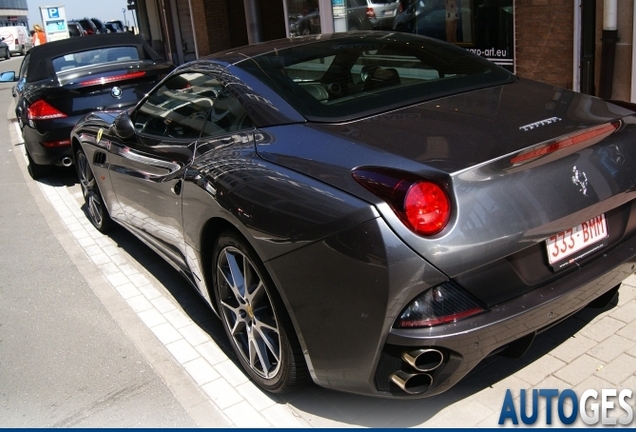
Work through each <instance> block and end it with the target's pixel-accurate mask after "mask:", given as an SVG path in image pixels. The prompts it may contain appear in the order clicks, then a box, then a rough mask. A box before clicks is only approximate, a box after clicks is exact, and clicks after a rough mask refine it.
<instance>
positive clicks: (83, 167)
mask: <svg viewBox="0 0 636 432" xmlns="http://www.w3.org/2000/svg"><path fill="white" fill-rule="evenodd" d="M76 160H77V162H76V167H77V175H78V177H79V181H80V185H81V187H82V194H83V195H84V202H85V203H86V210H87V212H88V218H89V220H90V221H91V223H92V224H93V226H95V228H97V229H98V230H99V231H101V232H105V231H107V230H108V229H110V227H111V219H110V216H109V215H108V213H107V210H106V208H105V207H104V201H103V200H102V196H101V194H100V192H99V188H98V187H97V181H96V180H95V176H94V175H93V171H92V170H91V167H90V164H89V162H88V159H87V158H86V155H85V154H84V152H83V151H79V152H77V156H76Z"/></svg>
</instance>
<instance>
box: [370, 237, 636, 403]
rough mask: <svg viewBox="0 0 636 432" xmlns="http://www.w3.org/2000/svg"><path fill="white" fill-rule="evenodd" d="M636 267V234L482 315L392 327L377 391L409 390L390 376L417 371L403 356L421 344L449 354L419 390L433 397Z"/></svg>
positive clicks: (378, 373)
mask: <svg viewBox="0 0 636 432" xmlns="http://www.w3.org/2000/svg"><path fill="white" fill-rule="evenodd" d="M635 268H636V236H632V238H630V239H628V240H627V241H625V242H624V243H622V244H621V245H619V246H617V247H615V248H614V249H612V250H611V251H608V252H607V253H606V254H605V255H604V256H602V257H599V258H598V259H596V260H595V261H593V262H591V263H589V264H588V265H586V266H584V267H581V268H580V269H578V270H577V271H576V272H573V273H570V274H569V275H567V276H565V277H563V278H561V279H560V280H558V281H556V282H555V283H552V284H548V285H546V286H544V287H542V288H539V289H536V290H533V291H532V292H529V293H526V294H524V295H521V296H519V297H517V298H515V299H512V300H510V301H507V302H504V303H502V304H499V305H497V306H495V307H493V308H491V309H490V310H489V311H488V312H486V313H483V314H481V315H477V316H475V317H472V318H469V319H465V320H461V321H459V322H457V323H455V324H450V325H445V326H440V327H433V328H430V329H409V330H405V329H392V330H391V332H390V334H389V335H388V337H387V340H386V344H385V347H384V349H383V353H382V357H381V360H380V362H379V365H378V368H377V369H376V374H375V382H376V386H377V387H378V391H379V392H380V393H381V394H385V395H391V396H397V397H407V396H409V395H408V394H407V393H405V392H404V391H403V390H401V389H399V388H397V387H396V386H395V385H394V384H392V383H391V382H390V378H389V376H390V374H391V373H393V372H394V371H396V370H403V371H405V372H407V373H413V372H416V371H414V370H412V369H410V367H409V366H408V365H407V364H406V363H405V362H404V361H403V360H402V359H401V354H402V353H403V352H404V351H408V352H410V351H413V350H414V349H417V348H435V349H437V350H439V351H440V352H442V353H443V355H444V360H443V362H442V364H441V365H440V366H439V367H438V368H436V369H435V370H433V371H430V372H428V374H429V375H430V377H431V378H432V385H431V386H430V388H429V389H428V390H427V391H425V392H423V393H422V394H420V395H417V396H419V397H428V396H432V395H435V394H438V393H441V392H443V391H445V390H448V389H449V388H450V387H452V386H453V385H454V384H456V383H457V382H458V381H459V380H460V379H462V378H463V377H464V376H465V375H466V374H467V373H468V372H469V371H470V370H472V369H473V368H474V367H475V366H476V365H477V364H478V363H479V362H480V361H481V360H483V359H484V358H486V357H487V356H489V355H490V354H492V353H494V352H497V351H499V350H501V349H503V348H505V347H507V346H510V344H512V343H513V342H515V341H519V340H520V339H522V338H525V337H527V338H528V343H529V342H530V341H531V340H532V337H533V336H534V335H535V334H537V333H539V332H540V331H542V330H544V329H547V328H549V327H551V326H552V325H554V324H557V323H558V322H560V321H562V320H564V319H565V318H567V317H569V316H570V315H572V314H574V313H576V312H577V311H579V310H580V309H582V308H584V307H585V306H586V305H588V304H589V303H590V302H592V301H593V300H595V299H597V298H598V297H600V296H602V295H603V294H605V293H607V292H608V291H610V290H611V289H612V288H613V287H615V286H617V285H619V284H620V283H621V282H622V281H623V280H625V279H626V278H627V277H628V276H630V275H631V274H633V273H634V269H635Z"/></svg>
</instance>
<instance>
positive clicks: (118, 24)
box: [106, 20, 126, 31]
mask: <svg viewBox="0 0 636 432" xmlns="http://www.w3.org/2000/svg"><path fill="white" fill-rule="evenodd" d="M108 24H111V25H113V27H116V28H119V30H117V31H126V26H125V25H124V23H123V22H122V21H121V20H112V21H107V22H106V25H108Z"/></svg>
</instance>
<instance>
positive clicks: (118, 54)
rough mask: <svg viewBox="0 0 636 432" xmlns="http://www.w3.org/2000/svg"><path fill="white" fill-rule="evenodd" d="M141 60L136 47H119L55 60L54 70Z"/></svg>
mask: <svg viewBox="0 0 636 432" xmlns="http://www.w3.org/2000/svg"><path fill="white" fill-rule="evenodd" d="M131 60H139V52H138V51H137V48H136V47H134V46H119V47H106V48H99V49H92V50H86V51H78V52H75V53H72V54H66V55H63V56H61V57H56V58H54V59H53V70H55V72H56V73H57V72H63V71H65V70H69V69H74V68H76V67H83V66H95V65H100V64H106V63H116V62H126V61H131Z"/></svg>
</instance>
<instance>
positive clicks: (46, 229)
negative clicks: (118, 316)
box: [0, 57, 200, 427]
mask: <svg viewBox="0 0 636 432" xmlns="http://www.w3.org/2000/svg"><path fill="white" fill-rule="evenodd" d="M20 62H21V58H20V57H17V58H12V59H11V60H8V61H2V62H0V71H5V70H17V69H18V68H19V64H20ZM11 87H12V85H10V84H1V85H0V113H7V112H8V109H9V105H10V104H11V102H12V97H11V90H10V89H11ZM9 128H13V125H12V124H10V123H9V122H8V121H0V154H1V156H0V166H1V167H2V168H1V169H0V202H1V203H2V204H1V205H0V251H1V252H0V427H71V426H72V427H104V426H107V427H192V426H197V425H199V424H200V422H197V420H196V419H194V418H193V416H192V415H191V414H190V413H188V412H187V411H186V409H184V408H183V406H182V404H181V403H180V402H179V400H178V398H177V397H175V394H174V393H173V391H172V390H171V389H170V388H169V387H168V385H167V384H166V382H165V381H164V379H162V377H161V376H160V374H159V373H158V372H157V371H156V369H155V367H153V366H152V365H151V364H150V363H149V361H148V359H147V355H144V353H142V352H140V350H139V349H138V348H136V346H135V345H134V344H133V342H132V341H131V338H130V337H129V336H128V335H127V334H125V333H124V331H123V330H122V328H121V326H120V325H119V324H118V323H117V322H116V321H115V319H114V318H113V316H112V315H111V313H110V312H109V311H108V310H107V309H106V307H105V305H104V303H103V302H102V301H101V300H100V299H99V298H97V297H96V295H95V294H94V292H93V291H92V290H91V289H90V287H89V286H88V284H87V282H86V280H85V278H84V277H83V276H82V275H81V274H80V272H79V270H78V268H77V266H76V265H75V264H74V263H73V262H72V261H71V259H70V258H69V256H68V255H67V253H66V252H65V250H64V249H63V247H62V245H61V244H60V240H59V239H58V237H57V236H56V235H54V230H55V229H56V226H51V224H55V223H56V220H55V219H51V218H49V220H47V217H46V216H47V213H48V209H47V206H46V205H47V203H46V202H44V200H42V198H39V202H38V196H37V195H35V196H34V195H33V194H32V191H31V189H30V188H33V187H34V184H33V183H34V182H33V180H31V179H30V178H28V176H27V175H26V172H25V170H24V166H20V164H19V162H20V160H19V158H18V157H16V156H19V157H21V155H22V152H23V150H22V148H21V146H20V145H17V146H16V145H15V144H12V142H11V139H9V138H10V131H9ZM16 153H17V154H16ZM67 174H68V173H67ZM70 178H72V177H70ZM71 181H72V180H71ZM57 223H59V222H57ZM154 360H156V359H154ZM195 394H196V393H195ZM195 417H196V416H195Z"/></svg>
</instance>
